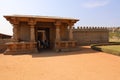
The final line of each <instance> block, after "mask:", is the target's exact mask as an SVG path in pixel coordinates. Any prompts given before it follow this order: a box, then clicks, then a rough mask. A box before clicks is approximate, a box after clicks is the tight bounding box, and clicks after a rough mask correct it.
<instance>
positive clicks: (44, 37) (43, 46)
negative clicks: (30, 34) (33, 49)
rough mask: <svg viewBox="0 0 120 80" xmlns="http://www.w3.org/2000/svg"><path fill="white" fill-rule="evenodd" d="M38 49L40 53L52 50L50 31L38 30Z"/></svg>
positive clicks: (47, 29) (46, 29) (45, 29)
mask: <svg viewBox="0 0 120 80" xmlns="http://www.w3.org/2000/svg"><path fill="white" fill-rule="evenodd" d="M36 34H37V36H36V41H37V49H38V51H45V50H49V49H50V29H49V28H38V29H37V33H36Z"/></svg>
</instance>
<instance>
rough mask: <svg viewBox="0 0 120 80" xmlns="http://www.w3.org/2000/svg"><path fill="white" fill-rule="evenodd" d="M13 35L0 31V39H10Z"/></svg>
mask: <svg viewBox="0 0 120 80" xmlns="http://www.w3.org/2000/svg"><path fill="white" fill-rule="evenodd" d="M11 37H12V36H11V35H7V34H3V33H0V39H10V38H11Z"/></svg>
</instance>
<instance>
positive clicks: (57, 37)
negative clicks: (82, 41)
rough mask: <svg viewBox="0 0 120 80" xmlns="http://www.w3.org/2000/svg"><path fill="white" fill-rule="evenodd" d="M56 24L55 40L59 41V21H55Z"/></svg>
mask: <svg viewBox="0 0 120 80" xmlns="http://www.w3.org/2000/svg"><path fill="white" fill-rule="evenodd" d="M55 26H56V41H60V40H61V38H60V22H57V23H56V24H55Z"/></svg>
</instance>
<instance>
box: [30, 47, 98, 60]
mask: <svg viewBox="0 0 120 80" xmlns="http://www.w3.org/2000/svg"><path fill="white" fill-rule="evenodd" d="M97 52H98V51H95V50H92V49H91V48H90V46H80V50H79V51H72V52H55V51H50V50H48V51H42V52H39V53H35V54H30V55H32V57H33V58H35V57H53V56H66V55H77V54H91V53H97Z"/></svg>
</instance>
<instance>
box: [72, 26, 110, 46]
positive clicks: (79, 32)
mask: <svg viewBox="0 0 120 80" xmlns="http://www.w3.org/2000/svg"><path fill="white" fill-rule="evenodd" d="M73 36H74V40H76V41H77V43H78V45H90V44H95V43H107V42H109V30H108V29H107V28H105V27H78V28H77V29H75V28H73Z"/></svg>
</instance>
